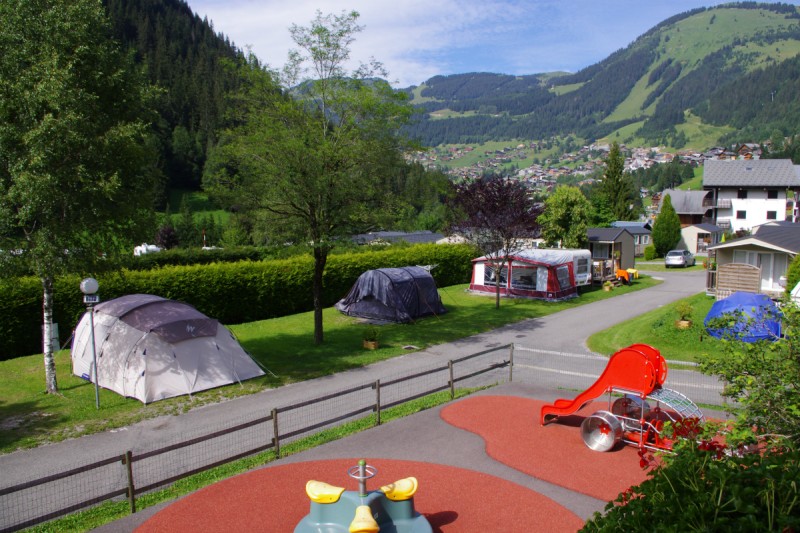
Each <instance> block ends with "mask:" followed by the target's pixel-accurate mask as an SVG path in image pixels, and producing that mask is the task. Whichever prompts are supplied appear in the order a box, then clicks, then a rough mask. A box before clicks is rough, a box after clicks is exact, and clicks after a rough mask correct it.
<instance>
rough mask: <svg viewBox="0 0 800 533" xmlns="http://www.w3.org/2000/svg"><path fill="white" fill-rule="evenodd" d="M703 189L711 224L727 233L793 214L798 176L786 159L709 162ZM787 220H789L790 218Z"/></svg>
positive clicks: (789, 161) (716, 160)
mask: <svg viewBox="0 0 800 533" xmlns="http://www.w3.org/2000/svg"><path fill="white" fill-rule="evenodd" d="M703 189H704V191H705V192H706V193H707V195H708V198H709V203H710V207H711V220H710V222H711V223H712V224H715V225H717V226H719V227H720V228H723V229H727V230H730V231H731V232H739V231H747V230H750V229H751V228H754V227H755V226H759V225H762V224H766V223H769V222H780V221H784V220H786V219H787V216H786V213H787V204H788V205H790V210H789V212H790V213H796V212H797V209H796V205H797V194H798V193H800V175H799V174H798V171H797V170H796V168H795V166H794V165H793V164H792V161H791V160H789V159H744V160H739V159H736V160H728V159H709V160H708V161H706V162H705V165H704V169H703ZM790 218H791V217H790Z"/></svg>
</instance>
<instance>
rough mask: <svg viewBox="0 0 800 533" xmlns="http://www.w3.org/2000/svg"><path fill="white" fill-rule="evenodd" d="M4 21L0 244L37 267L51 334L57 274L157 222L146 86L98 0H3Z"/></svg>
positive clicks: (113, 250)
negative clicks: (150, 170)
mask: <svg viewBox="0 0 800 533" xmlns="http://www.w3.org/2000/svg"><path fill="white" fill-rule="evenodd" d="M0 27H2V28H3V30H2V32H0V249H4V250H19V253H18V254H8V253H6V254H2V255H1V256H0V261H2V262H3V263H4V265H3V267H4V268H2V271H3V274H4V275H8V274H9V273H14V272H15V271H14V270H13V269H9V268H8V267H11V266H15V267H20V268H21V269H23V271H24V272H27V273H30V272H33V273H34V274H35V275H36V276H37V277H39V278H40V279H41V282H42V289H43V322H44V328H43V332H44V338H45V339H48V340H49V339H50V338H51V331H52V324H53V282H54V279H55V278H56V277H57V276H59V275H61V274H63V273H66V272H77V273H92V272H95V271H96V270H97V269H99V268H101V267H102V265H107V264H111V263H112V262H111V261H110V259H113V257H114V255H115V254H117V253H120V252H121V251H122V250H123V249H126V250H127V253H130V250H131V247H132V244H133V240H134V239H140V238H142V233H141V230H142V229H143V228H145V227H147V228H148V229H152V228H151V227H150V225H149V223H150V222H151V221H152V218H153V210H152V201H151V196H152V195H151V193H152V181H151V177H152V175H153V174H152V173H148V172H147V161H149V160H150V158H149V156H148V150H147V148H146V146H147V142H146V141H147V135H148V127H149V126H148V123H147V122H146V121H145V120H143V119H142V117H143V116H145V115H146V102H147V98H146V96H147V86H146V84H145V83H144V82H143V81H142V79H141V78H140V77H139V75H138V73H137V72H136V70H135V69H134V68H133V66H132V65H133V64H132V61H131V58H130V56H127V55H125V54H123V53H122V52H121V51H120V49H119V47H118V46H117V44H116V43H115V42H114V41H113V40H112V39H111V37H110V30H109V26H108V23H107V20H106V17H105V12H104V9H103V6H102V3H101V2H100V0H3V2H0ZM43 344H44V365H45V379H46V384H47V391H48V392H56V391H57V390H58V383H57V379H56V371H55V362H54V359H53V351H52V347H51V343H50V342H44V343H43Z"/></svg>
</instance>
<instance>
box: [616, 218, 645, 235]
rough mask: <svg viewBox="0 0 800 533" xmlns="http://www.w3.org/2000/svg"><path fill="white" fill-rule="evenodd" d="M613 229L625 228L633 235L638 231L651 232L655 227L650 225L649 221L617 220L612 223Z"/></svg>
mask: <svg viewBox="0 0 800 533" xmlns="http://www.w3.org/2000/svg"><path fill="white" fill-rule="evenodd" d="M611 227H612V228H625V229H626V230H628V231H630V232H631V233H634V232H636V231H637V230H641V229H646V230H648V231H649V230H651V229H653V225H652V224H651V223H650V221H649V220H644V221H642V220H617V221H615V222H612V223H611Z"/></svg>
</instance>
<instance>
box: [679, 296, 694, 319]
mask: <svg viewBox="0 0 800 533" xmlns="http://www.w3.org/2000/svg"><path fill="white" fill-rule="evenodd" d="M675 312H676V313H677V314H678V318H679V319H680V320H691V319H692V314H693V313H694V307H692V304H690V303H689V302H688V301H686V300H683V301H681V302H678V303H677V304H676V305H675Z"/></svg>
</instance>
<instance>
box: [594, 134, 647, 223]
mask: <svg viewBox="0 0 800 533" xmlns="http://www.w3.org/2000/svg"><path fill="white" fill-rule="evenodd" d="M600 192H601V193H602V194H603V195H604V196H605V197H606V198H607V199H608V202H609V206H610V208H611V213H612V215H613V217H614V220H636V219H637V218H638V216H639V210H640V207H641V199H640V198H639V194H638V193H637V191H636V188H635V187H634V185H633V179H632V177H631V176H630V174H626V173H625V157H624V156H623V155H622V152H621V151H620V148H619V144H618V143H617V142H616V141H614V143H613V144H612V145H611V150H610V151H609V153H608V157H607V158H606V171H605V174H604V175H603V182H602V184H601V187H600Z"/></svg>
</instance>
